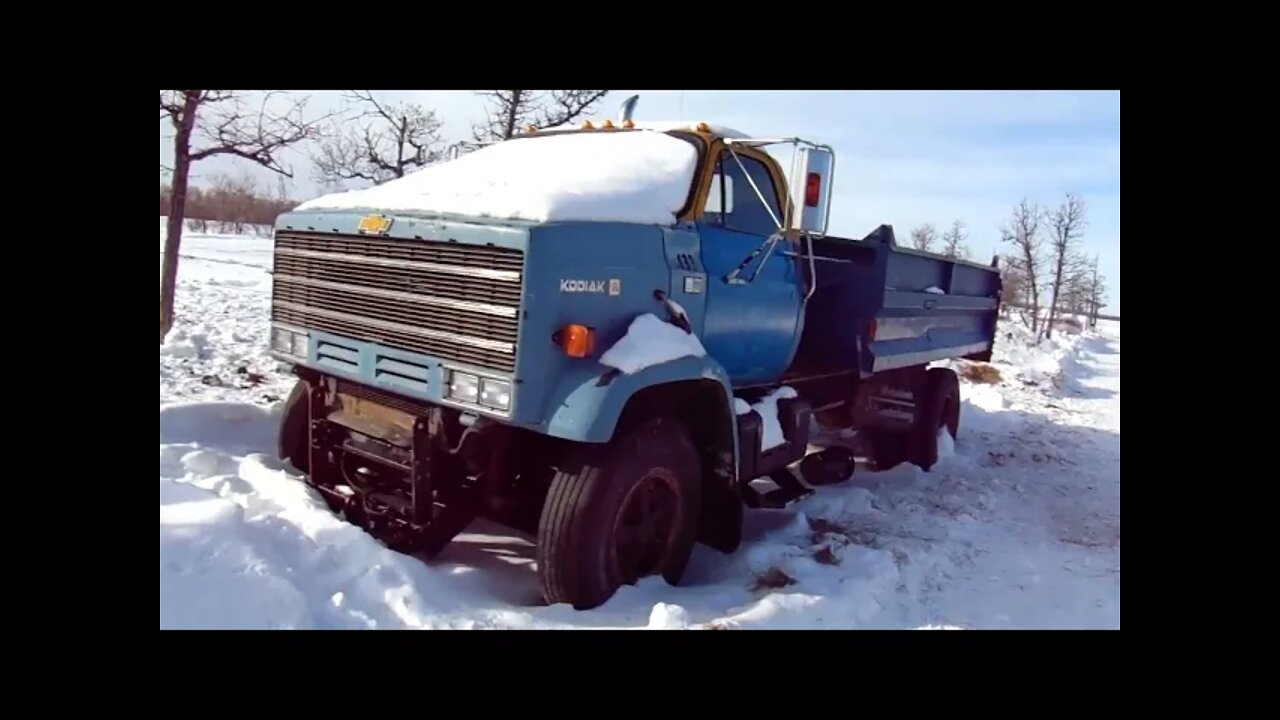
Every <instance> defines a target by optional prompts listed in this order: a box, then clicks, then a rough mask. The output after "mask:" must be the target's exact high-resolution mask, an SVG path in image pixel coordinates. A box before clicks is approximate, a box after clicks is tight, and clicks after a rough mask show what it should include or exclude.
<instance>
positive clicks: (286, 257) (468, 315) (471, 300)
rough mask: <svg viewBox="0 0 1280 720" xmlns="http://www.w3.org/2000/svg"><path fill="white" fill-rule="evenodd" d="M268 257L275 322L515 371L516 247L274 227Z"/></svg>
mask: <svg viewBox="0 0 1280 720" xmlns="http://www.w3.org/2000/svg"><path fill="white" fill-rule="evenodd" d="M274 260H275V262H274V276H273V281H272V309H271V314H272V319H273V320H275V321H277V322H282V323H288V324H292V325H297V326H300V327H305V328H312V329H315V330H319V331H322V332H330V333H333V334H335V335H341V336H344V337H350V338H353V339H357V340H364V341H368V342H377V343H380V344H382V345H386V346H387V347H391V348H396V349H400V350H406V351H411V352H420V353H426V354H430V355H434V356H436V357H440V358H443V359H446V360H454V361H458V362H464V363H470V364H474V365H478V366H481V367H485V368H492V369H495V370H505V371H512V370H514V369H515V349H516V348H515V345H516V337H517V332H518V313H519V307H520V293H521V278H522V276H523V271H524V253H522V252H521V251H519V250H511V249H507V248H499V247H492V246H487V247H481V246H470V245H463V244H460V243H448V242H440V241H433V240H388V239H383V238H371V237H363V236H348V235H321V234H314V233H300V232H293V231H282V232H280V233H278V234H277V235H276V253H275V258H274Z"/></svg>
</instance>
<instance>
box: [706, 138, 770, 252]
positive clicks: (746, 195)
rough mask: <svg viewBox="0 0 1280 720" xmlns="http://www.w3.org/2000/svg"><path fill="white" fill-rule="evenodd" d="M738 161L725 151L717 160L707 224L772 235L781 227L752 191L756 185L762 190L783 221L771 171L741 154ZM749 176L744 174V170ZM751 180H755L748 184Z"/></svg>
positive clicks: (709, 197)
mask: <svg viewBox="0 0 1280 720" xmlns="http://www.w3.org/2000/svg"><path fill="white" fill-rule="evenodd" d="M738 160H741V161H742V165H741V166H739V165H738V161H737V160H734V158H733V155H731V154H730V153H729V151H727V150H725V151H723V152H721V153H720V157H719V158H717V159H716V170H715V174H714V175H713V176H712V178H711V191H710V192H709V193H708V194H707V204H706V207H705V208H704V209H703V217H704V219H705V220H706V222H708V223H711V224H714V225H719V226H721V227H725V228H728V229H730V230H737V231H739V232H745V233H751V234H752V235H770V234H772V233H774V232H775V231H777V229H778V226H777V224H776V223H775V222H774V221H773V218H772V217H770V216H769V211H768V210H766V209H765V206H764V205H762V204H761V203H760V198H759V197H757V196H756V191H755V190H753V189H752V188H751V184H752V182H754V183H755V186H756V187H757V188H759V189H760V194H761V195H763V196H764V199H765V201H766V202H767V203H769V208H770V209H772V210H773V213H774V216H776V217H778V218H779V219H781V218H782V213H781V211H780V209H779V207H778V195H777V193H776V192H775V191H774V187H773V179H772V178H771V177H770V176H769V169H768V167H767V166H765V164H764V163H762V162H760V161H759V160H757V159H755V158H752V157H747V156H746V155H743V154H741V153H739V154H738ZM744 168H745V169H746V171H747V174H746V175H744V174H743V172H742V171H743V169H744ZM748 176H749V177H750V178H751V179H750V181H748V180H747V178H748Z"/></svg>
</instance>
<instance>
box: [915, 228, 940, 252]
mask: <svg viewBox="0 0 1280 720" xmlns="http://www.w3.org/2000/svg"><path fill="white" fill-rule="evenodd" d="M937 239H938V231H937V229H935V228H934V227H933V223H925V224H924V225H921V226H920V227H918V228H916V229H915V230H912V231H911V247H913V248H915V249H917V250H924V251H925V252H931V251H932V250H933V243H934V242H935V241H936V240H937Z"/></svg>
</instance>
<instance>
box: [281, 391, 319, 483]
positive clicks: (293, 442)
mask: <svg viewBox="0 0 1280 720" xmlns="http://www.w3.org/2000/svg"><path fill="white" fill-rule="evenodd" d="M310 403H311V383H309V382H307V381H306V380H302V379H299V380H298V381H297V382H296V383H294V384H293V390H292V391H290V392H289V397H288V399H286V400H285V401H284V415H283V417H281V419H280V430H279V435H278V436H277V438H276V452H277V453H278V454H279V457H280V459H281V460H288V461H289V462H290V463H292V464H293V466H294V467H295V468H297V469H298V470H301V471H302V472H304V473H305V472H307V460H308V459H309V449H308V445H309V444H310V437H309V433H308V432H307V424H308V422H309V420H310V419H309V418H308V417H307V416H308V415H309V414H310V413H309V410H310V406H311V405H310Z"/></svg>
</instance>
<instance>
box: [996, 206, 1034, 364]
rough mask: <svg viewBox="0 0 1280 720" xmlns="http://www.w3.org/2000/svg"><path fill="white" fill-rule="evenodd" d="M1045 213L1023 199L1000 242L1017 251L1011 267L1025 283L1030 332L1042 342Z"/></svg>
mask: <svg viewBox="0 0 1280 720" xmlns="http://www.w3.org/2000/svg"><path fill="white" fill-rule="evenodd" d="M1043 217H1044V210H1043V209H1041V208H1040V206H1039V205H1037V204H1035V203H1033V202H1031V201H1030V200H1027V199H1026V198H1023V199H1022V202H1020V203H1018V204H1017V205H1016V206H1014V208H1013V216H1012V217H1011V218H1010V219H1009V223H1008V224H1007V225H1005V226H1004V227H1003V228H1001V230H1000V239H1001V241H1002V242H1007V243H1009V244H1011V245H1013V246H1014V248H1015V252H1014V254H1013V255H1011V256H1010V257H1009V260H1010V263H1009V264H1010V268H1011V270H1013V271H1014V272H1017V273H1018V274H1019V275H1020V276H1021V278H1022V282H1023V283H1024V284H1025V287H1026V290H1025V298H1026V304H1027V305H1029V306H1030V308H1031V332H1032V333H1033V334H1035V336H1036V338H1037V339H1039V335H1038V332H1039V322H1040V284H1039V278H1040V273H1041V272H1042V270H1043V265H1044V259H1043V258H1042V257H1041V252H1040V249H1041V248H1040V237H1039V235H1038V234H1037V233H1038V232H1039V229H1040V221H1041V219H1042V218H1043Z"/></svg>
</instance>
